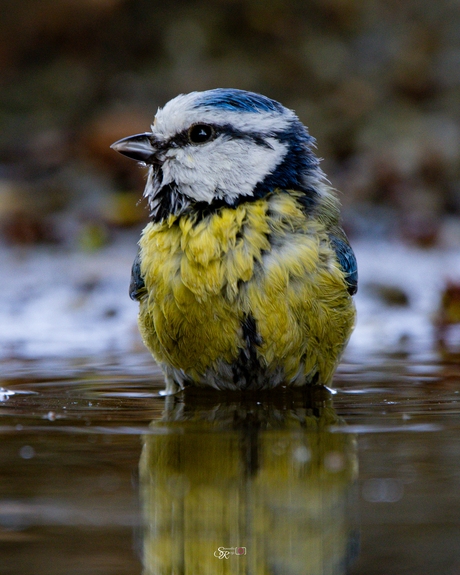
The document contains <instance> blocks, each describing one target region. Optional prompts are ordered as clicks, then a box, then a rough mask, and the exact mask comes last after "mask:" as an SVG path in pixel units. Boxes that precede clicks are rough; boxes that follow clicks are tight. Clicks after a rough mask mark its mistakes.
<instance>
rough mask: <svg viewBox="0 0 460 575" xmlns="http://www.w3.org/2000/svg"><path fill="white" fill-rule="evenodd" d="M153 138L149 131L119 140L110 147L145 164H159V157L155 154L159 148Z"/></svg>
mask: <svg viewBox="0 0 460 575" xmlns="http://www.w3.org/2000/svg"><path fill="white" fill-rule="evenodd" d="M153 139H154V136H153V134H150V133H149V132H147V133H145V134H137V135H136V136H128V137H127V138H123V139H122V140H118V142H115V143H114V144H112V145H111V146H110V147H111V148H112V149H113V150H115V151H116V152H120V154H123V155H124V156H126V157H127V158H131V159H132V160H136V161H138V162H143V163H144V164H158V163H159V161H158V158H157V157H156V156H155V154H156V152H157V150H156V149H155V148H154V147H153V145H152V141H153Z"/></svg>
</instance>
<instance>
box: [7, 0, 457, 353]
mask: <svg viewBox="0 0 460 575" xmlns="http://www.w3.org/2000/svg"><path fill="white" fill-rule="evenodd" d="M0 7H1V13H2V17H1V18H0V66H1V69H2V73H1V79H0V82H1V89H0V126H1V129H0V252H1V253H0V264H1V265H2V268H3V270H4V273H3V274H2V276H3V277H2V278H1V279H0V281H1V282H2V285H1V286H0V288H1V289H2V292H3V294H4V296H5V298H6V299H5V300H4V301H3V303H2V304H1V306H0V314H1V317H2V318H3V322H2V324H3V328H0V340H2V343H4V344H5V345H4V350H5V351H4V352H3V353H4V356H3V357H4V358H7V357H13V356H16V355H18V354H19V355H21V354H23V355H24V354H25V355H27V356H34V355H40V354H41V353H50V352H52V353H55V354H57V355H58V354H59V353H61V352H72V353H74V352H75V353H77V352H78V350H80V351H85V350H86V351H88V350H90V349H99V348H98V345H99V344H100V342H101V340H102V339H103V340H104V345H102V348H103V349H104V350H110V349H116V348H117V346H118V348H119V349H124V346H126V343H127V342H129V346H131V347H130V349H131V348H132V349H136V346H137V345H138V344H139V341H138V339H137V331H136V327H135V316H136V306H135V305H134V304H132V303H131V302H129V301H128V300H127V297H126V289H127V284H128V282H129V271H130V269H129V268H130V264H131V261H132V258H133V257H134V255H135V252H136V242H137V239H138V235H139V232H140V230H141V229H142V226H143V225H144V224H145V222H146V221H147V217H148V213H147V210H146V206H145V203H144V202H143V201H140V198H141V195H142V190H143V187H144V178H145V171H144V170H143V169H141V168H139V167H138V166H136V165H135V163H134V162H132V161H129V160H127V159H125V158H122V157H120V156H119V155H117V154H116V153H114V152H113V151H112V150H111V149H110V148H109V146H110V144H111V143H113V142H114V141H116V140H117V139H119V138H122V137H125V136H128V135H131V134H134V133H138V132H143V131H147V130H148V129H149V126H150V124H151V122H152V120H153V117H154V115H155V112H156V110H157V108H158V107H159V106H162V105H164V104H165V103H166V102H167V101H168V100H169V99H171V98H172V97H174V96H176V95H177V94H179V93H186V92H189V91H192V90H206V89H210V88H215V87H234V88H241V89H246V90H252V91H256V92H261V93H263V94H265V95H267V96H269V97H271V98H274V99H276V100H279V101H281V102H282V103H283V104H284V105H286V106H287V107H290V108H293V109H295V110H296V112H297V113H298V115H299V117H300V118H301V120H302V121H303V122H304V123H305V124H306V125H307V126H308V127H309V130H310V132H311V134H312V135H313V136H314V137H315V138H316V140H317V144H318V155H319V156H320V157H321V158H323V163H322V167H323V169H324V171H325V172H326V173H327V175H328V177H329V179H330V181H331V182H332V184H333V186H334V187H336V188H337V189H338V190H339V191H340V197H341V201H342V204H343V217H344V226H345V229H346V231H347V233H348V234H349V236H350V239H351V241H352V243H353V245H354V246H356V251H357V253H358V256H359V259H360V275H361V288H362V289H361V290H360V295H359V298H363V299H362V303H361V309H362V310H363V311H362V313H361V316H360V318H361V319H360V322H361V324H358V328H359V326H360V325H361V326H362V327H363V329H364V327H365V326H366V322H367V319H368V316H367V315H366V313H367V312H366V310H372V311H373V313H374V312H375V311H376V309H377V310H378V308H377V307H375V306H378V305H383V306H390V307H394V306H397V307H398V310H397V311H398V314H397V315H396V316H395V318H396V319H395V324H398V325H399V326H401V323H404V324H405V326H406V327H405V328H404V329H402V330H401V329H399V330H397V333H396V334H393V336H394V337H393V336H392V338H390V339H392V341H393V340H394V341H398V342H399V341H400V340H401V338H403V339H404V338H407V336H408V333H407V332H408V328H407V325H409V324H408V322H407V321H404V322H401V315H400V313H399V312H400V311H401V310H403V311H404V309H405V308H409V307H410V306H411V305H412V304H414V305H415V306H417V305H418V303H417V302H419V303H420V306H421V307H420V306H419V310H418V311H421V312H423V314H424V321H425V324H426V326H428V324H430V325H432V324H433V317H435V318H438V319H437V320H436V321H438V324H439V321H441V323H443V322H444V323H449V322H450V323H455V322H456V321H457V318H456V315H455V314H456V313H457V314H458V310H457V308H458V305H457V302H458V300H459V299H460V288H459V287H458V285H457V281H458V280H460V263H459V262H458V261H457V259H456V257H455V254H456V250H457V248H458V246H459V245H460V122H459V120H460V104H459V102H460V5H459V4H458V2H457V1H456V0H441V1H438V2H427V1H426V0H406V1H404V2H400V1H399V0H289V1H286V0H283V1H281V0H264V1H263V2H262V1H260V0H239V1H237V0H216V1H214V2H208V1H205V0H203V1H199V0H198V1H192V2H190V1H179V0H170V1H169V2H160V1H155V0H153V1H152V0H61V1H60V2H55V1H53V0H41V1H40V2H36V0H17V1H16V2H11V1H10V0H1V2H0ZM376 242H377V243H379V242H380V243H379V245H378V246H375V244H376ZM382 242H383V244H385V245H387V249H384V248H383V247H382ZM371 244H372V245H374V247H373V248H372V249H371V248H370V247H369V246H370V245H371ZM382 250H383V251H382ZM446 251H447V252H448V253H449V254H450V255H449V257H447V259H446V257H444V256H442V255H441V256H440V255H439V253H440V252H442V254H445V253H446ZM425 256H426V257H425ZM427 258H428V259H427ZM415 264H417V265H415ZM414 265H415V267H414ZM380 276H381V277H380ZM405 276H407V281H408V282H409V283H407V282H406V280H405V279H403V277H405ZM401 282H402V283H401ZM410 282H412V283H410ZM430 282H432V283H433V282H434V284H433V285H432V286H431V284H430ZM366 286H367V287H366ZM430 286H431V287H430ZM422 288H423V289H422ZM425 288H426V289H425ZM430 289H431V291H429V290H430ZM446 289H450V290H451V296H448V299H449V297H450V299H451V300H452V301H453V302H454V304H455V305H454V308H455V310H457V311H455V310H454V312H452V311H449V312H448V313H447V314H445V313H444V315H443V318H444V319H442V320H439V317H440V314H441V315H442V313H443V312H441V311H440V308H439V305H440V302H441V300H442V297H443V296H442V294H443V293H444V291H445V290H446ZM69 290H70V291H69ZM72 290H73V291H72ZM417 290H418V291H417ZM420 290H421V291H420ZM426 290H428V291H429V293H430V295H429V296H428V295H427V294H428V292H427V291H426ZM433 290H434V291H433ZM71 292H72V293H71ZM419 292H420V293H419ZM366 294H367V296H369V297H368V299H367V300H366ZM369 298H370V299H369ZM424 298H425V299H424ZM427 298H428V299H427ZM122 300H123V303H121V301H122ZM358 301H359V300H358ZM449 301H450V300H449ZM88 302H90V303H91V306H93V307H91V308H88ZM366 302H367V303H368V304H369V305H367V304H366ZM372 302H373V303H372ZM449 305H450V303H449ZM85 306H86V308H85ZM369 306H370V307H369ZM372 306H374V307H372ZM455 306H457V307H455ZM422 308H423V309H422ZM85 309H86V312H85ZM88 310H90V311H88ZM85 313H86V315H85ZM78 314H80V316H79V319H78V318H77V316H78ZM383 315H385V317H386V318H387V317H388V314H386V312H385V309H383ZM447 316H448V317H449V318H450V319H445V318H446V317H447ZM70 317H72V318H73V319H69V318H70ZM66 318H67V319H66ZM76 318H77V319H76ZM101 318H103V319H104V322H105V323H104V322H102V323H101V322H99V321H98V320H99V319H101ZM117 319H119V320H120V321H119V322H118V323H117ZM419 319H420V318H419ZM93 320H94V321H93ZM369 321H370V320H369ZM436 321H435V323H436ZM371 323H372V322H371ZM127 324H129V326H130V327H129V330H128V331H125V330H127V329H128V328H127V327H126V326H127ZM369 325H370V324H369V322H368V327H369ZM374 328H375V329H374V330H373V331H372V329H371V328H370V327H369V329H368V330H367V331H366V330H365V329H364V331H362V330H361V332H360V331H357V334H358V335H357V336H355V338H357V337H359V334H360V333H361V334H362V338H361V340H360V344H362V343H363V342H366V341H369V338H370V337H371V331H372V334H374V335H375V334H376V333H377V332H378V334H380V335H378V336H377V335H375V337H380V336H381V332H382V329H381V324H379V325H377V326H375V325H374ZM389 329H390V331H392V328H389ZM98 330H99V331H98ZM369 330H370V331H369ZM414 330H415V331H417V330H418V333H419V334H420V325H419V324H417V326H416V327H415V328H414ZM409 331H410V329H409ZM107 334H109V335H110V337H109V340H108V339H107ZM410 335H411V334H410V333H409V336H410ZM356 341H358V340H357V339H356ZM352 342H353V340H352ZM51 343H52V345H51ZM387 344H388V340H385V341H384V345H387ZM53 346H54V347H53ZM59 346H61V347H59ZM139 346H140V344H139ZM99 347H100V346H99ZM140 347H141V346H140ZM140 347H139V349H140Z"/></svg>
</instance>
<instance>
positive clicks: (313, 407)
mask: <svg viewBox="0 0 460 575" xmlns="http://www.w3.org/2000/svg"><path fill="white" fill-rule="evenodd" d="M168 402H169V403H167V406H166V409H165V412H164V414H163V417H162V419H161V420H160V421H153V422H152V424H151V432H150V433H149V434H147V435H146V436H145V438H144V447H143V452H142V456H141V461H140V478H141V497H142V507H143V512H144V520H145V532H144V553H143V556H144V574H145V575H188V574H190V575H198V574H199V575H208V574H209V575H211V574H212V575H219V574H227V573H228V574H230V573H231V574H232V575H233V574H235V575H243V574H244V575H249V574H253V575H256V574H257V575H258V574H263V575H268V574H273V575H275V574H277V575H278V574H279V575H291V574H292V575H301V574H302V575H326V574H330V575H339V574H345V573H346V572H347V568H348V566H349V564H350V561H351V559H352V557H353V555H355V553H356V547H357V544H356V541H357V521H356V509H355V508H356V505H355V501H354V492H355V490H354V484H355V480H356V476H357V455H356V449H355V443H354V438H353V436H352V435H351V434H349V433H346V432H345V431H344V424H343V422H341V421H340V420H339V418H338V416H337V414H336V412H335V410H334V407H333V404H332V399H331V395H330V392H329V391H328V390H327V389H325V388H316V389H314V390H310V391H308V392H303V393H300V394H294V393H288V392H283V393H278V394H276V395H274V394H273V393H272V394H268V395H260V394H257V395H254V396H251V395H248V394H244V395H238V394H237V395H235V394H231V395H224V394H222V392H217V393H210V392H201V393H200V392H199V390H196V391H193V392H188V393H185V392H184V394H183V395H182V396H180V397H175V398H170V399H169V400H168Z"/></svg>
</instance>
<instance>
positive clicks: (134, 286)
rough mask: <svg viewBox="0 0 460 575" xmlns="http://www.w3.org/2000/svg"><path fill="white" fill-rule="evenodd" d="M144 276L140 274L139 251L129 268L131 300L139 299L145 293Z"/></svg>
mask: <svg viewBox="0 0 460 575" xmlns="http://www.w3.org/2000/svg"><path fill="white" fill-rule="evenodd" d="M145 291H146V290H145V283H144V278H143V277H142V275H141V258H140V252H137V255H136V257H135V259H134V263H133V267H132V269H131V282H130V284H129V297H130V298H131V299H132V300H139V299H141V297H142V296H143V295H144V293H145Z"/></svg>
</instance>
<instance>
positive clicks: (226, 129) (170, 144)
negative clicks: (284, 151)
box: [160, 124, 278, 151]
mask: <svg viewBox="0 0 460 575" xmlns="http://www.w3.org/2000/svg"><path fill="white" fill-rule="evenodd" d="M198 126H200V127H201V126H206V127H209V128H211V129H212V130H213V136H212V138H211V139H214V140H215V139H216V138H218V137H224V138H226V139H234V140H251V141H252V142H254V143H255V144H257V145H258V146H261V147H263V148H269V149H273V147H272V146H271V145H270V144H269V143H268V142H267V140H266V138H267V137H275V138H276V137H277V135H278V134H275V133H273V134H261V133H257V132H244V131H243V130H238V129H237V128H234V127H233V126H231V125H230V124H224V125H216V124H195V125H193V126H190V128H188V129H187V130H184V131H182V132H179V134H176V135H175V136H173V137H172V138H169V140H167V141H166V142H164V143H162V144H161V147H160V149H161V151H166V150H167V149H168V148H177V147H181V148H183V147H185V146H191V145H192V146H193V145H196V143H193V142H190V139H189V135H190V131H191V130H192V129H193V128H196V127H198ZM206 141H210V140H206ZM200 143H204V142H200Z"/></svg>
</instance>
